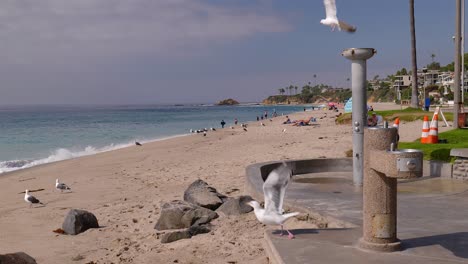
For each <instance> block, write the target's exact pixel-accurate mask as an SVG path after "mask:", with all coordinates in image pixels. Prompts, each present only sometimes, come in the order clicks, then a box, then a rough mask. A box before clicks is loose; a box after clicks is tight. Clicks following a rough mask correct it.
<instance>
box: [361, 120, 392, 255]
mask: <svg viewBox="0 0 468 264" xmlns="http://www.w3.org/2000/svg"><path fill="white" fill-rule="evenodd" d="M396 138H397V129H396V128H380V127H372V128H366V129H365V133H364V142H365V145H364V186H363V208H362V211H363V237H362V238H361V240H360V241H359V246H360V247H362V248H365V249H371V250H376V251H386V252H390V251H396V250H399V249H400V241H399V240H398V239H397V237H396V231H397V230H396V216H397V214H396V211H397V205H396V191H397V189H396V188H397V179H396V178H389V177H387V176H386V175H385V174H384V173H381V172H378V171H376V170H374V169H373V168H371V163H370V160H371V159H372V158H376V157H372V155H370V152H371V151H373V150H381V151H387V150H390V145H391V144H392V143H394V144H395V145H396V142H397V141H396ZM379 162H382V163H386V162H389V161H388V160H380V161H379Z"/></svg>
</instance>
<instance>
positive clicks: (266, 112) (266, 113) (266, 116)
mask: <svg viewBox="0 0 468 264" xmlns="http://www.w3.org/2000/svg"><path fill="white" fill-rule="evenodd" d="M267 118H268V111H265V119H267Z"/></svg>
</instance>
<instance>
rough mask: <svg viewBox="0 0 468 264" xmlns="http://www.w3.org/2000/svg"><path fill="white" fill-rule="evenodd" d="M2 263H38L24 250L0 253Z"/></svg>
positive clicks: (0, 262) (0, 263)
mask: <svg viewBox="0 0 468 264" xmlns="http://www.w3.org/2000/svg"><path fill="white" fill-rule="evenodd" d="M0 264H37V262H36V260H35V259H33V258H32V257H31V256H29V255H28V254H26V253H24V252H16V253H11V254H5V255H0Z"/></svg>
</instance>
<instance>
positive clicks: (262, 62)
mask: <svg viewBox="0 0 468 264" xmlns="http://www.w3.org/2000/svg"><path fill="white" fill-rule="evenodd" d="M336 3H337V9H338V18H339V19H340V20H344V21H346V22H348V23H349V24H353V25H355V26H357V31H356V33H354V34H349V33H346V32H340V31H337V30H335V31H332V30H331V28H330V27H327V26H324V25H322V24H320V20H321V19H323V18H325V10H324V6H323V1H322V0H40V1H38V0H2V1H0V105H31V104H91V105H95V104H106V105H107V104H173V103H213V102H217V101H219V100H222V99H226V98H233V99H236V100H238V101H240V102H258V101H261V100H262V99H264V98H266V97H267V96H269V95H273V94H277V93H278V89H279V88H284V87H286V86H289V85H295V86H298V87H302V86H303V85H305V84H307V83H308V82H311V84H313V85H314V84H319V83H324V84H328V85H332V86H335V87H350V85H351V83H350V82H349V81H348V80H347V79H348V78H350V77H351V63H350V61H348V60H346V59H345V58H343V57H342V56H341V52H342V51H343V50H344V49H346V48H351V47H358V48H375V49H376V50H377V54H375V56H374V57H373V58H371V59H370V60H369V61H368V62H367V67H368V69H367V77H368V79H371V78H373V77H374V76H375V75H379V76H381V77H385V76H387V75H389V74H394V73H395V72H396V71H397V70H398V69H400V68H402V67H406V68H407V69H410V68H411V53H410V50H411V49H410V47H411V46H410V29H409V1H408V0H396V1H383V0H353V1H350V0H336ZM415 17H416V35H417V52H418V56H417V57H418V67H420V68H421V67H423V66H425V65H427V64H429V63H431V54H435V55H436V57H435V61H438V62H440V63H441V65H445V64H448V63H450V62H451V61H453V57H454V54H455V51H454V43H453V40H452V36H453V35H454V30H455V1H454V0H452V1H449V0H415ZM314 75H316V77H315V78H314Z"/></svg>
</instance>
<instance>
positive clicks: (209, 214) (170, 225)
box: [154, 200, 218, 230]
mask: <svg viewBox="0 0 468 264" xmlns="http://www.w3.org/2000/svg"><path fill="white" fill-rule="evenodd" d="M215 218H218V214H217V213H216V212H214V211H212V210H210V209H206V208H203V207H200V206H197V205H194V204H190V203H187V202H185V201H179V200H176V201H172V202H170V203H165V204H164V205H163V206H162V208H161V216H160V217H159V219H158V222H157V223H156V225H155V226H154V228H155V229H157V230H167V229H181V228H188V227H191V226H193V225H202V224H206V223H209V222H210V221H211V220H213V219H215Z"/></svg>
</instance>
